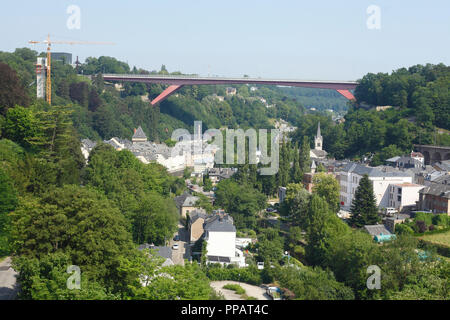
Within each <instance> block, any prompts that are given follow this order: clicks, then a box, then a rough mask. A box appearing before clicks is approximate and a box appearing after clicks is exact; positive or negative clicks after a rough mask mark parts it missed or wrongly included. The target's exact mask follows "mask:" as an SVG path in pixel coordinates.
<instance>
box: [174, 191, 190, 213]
mask: <svg viewBox="0 0 450 320" xmlns="http://www.w3.org/2000/svg"><path fill="white" fill-rule="evenodd" d="M190 195H191V194H190V193H189V192H187V191H185V192H184V193H183V194H182V195H180V196H178V197H175V198H174V201H175V205H176V206H177V208H178V209H180V208H181V206H182V205H183V203H184V200H186V198H187V197H189V196H190Z"/></svg>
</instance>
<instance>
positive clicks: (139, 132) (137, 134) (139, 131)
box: [133, 126, 147, 139]
mask: <svg viewBox="0 0 450 320" xmlns="http://www.w3.org/2000/svg"><path fill="white" fill-rule="evenodd" d="M133 139H147V136H146V135H145V133H144V130H142V127H141V126H139V128H137V130H136V132H135V133H134V135H133Z"/></svg>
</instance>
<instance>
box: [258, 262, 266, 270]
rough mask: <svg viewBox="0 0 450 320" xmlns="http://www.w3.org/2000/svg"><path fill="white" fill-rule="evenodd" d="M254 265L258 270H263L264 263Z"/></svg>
mask: <svg viewBox="0 0 450 320" xmlns="http://www.w3.org/2000/svg"><path fill="white" fill-rule="evenodd" d="M256 265H257V266H258V270H262V269H264V262H258V263H257V264H256Z"/></svg>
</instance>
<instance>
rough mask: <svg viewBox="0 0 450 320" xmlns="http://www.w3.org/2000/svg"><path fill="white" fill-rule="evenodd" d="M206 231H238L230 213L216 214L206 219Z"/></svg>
mask: <svg viewBox="0 0 450 320" xmlns="http://www.w3.org/2000/svg"><path fill="white" fill-rule="evenodd" d="M203 229H204V230H206V231H213V232H236V227H235V226H234V225H233V218H231V217H230V215H228V214H216V215H214V216H212V217H210V218H208V219H207V220H206V221H205V225H204V227H203Z"/></svg>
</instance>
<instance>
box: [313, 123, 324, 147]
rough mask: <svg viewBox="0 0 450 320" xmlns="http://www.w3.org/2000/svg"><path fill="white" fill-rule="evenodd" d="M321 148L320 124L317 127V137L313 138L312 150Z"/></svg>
mask: <svg viewBox="0 0 450 320" xmlns="http://www.w3.org/2000/svg"><path fill="white" fill-rule="evenodd" d="M322 146H323V137H322V135H321V134H320V122H319V125H318V126H317V135H316V136H315V137H314V149H316V150H322Z"/></svg>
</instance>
